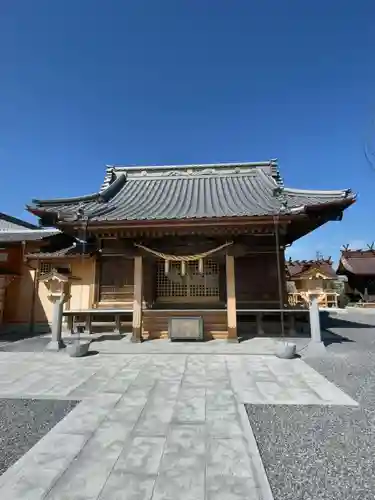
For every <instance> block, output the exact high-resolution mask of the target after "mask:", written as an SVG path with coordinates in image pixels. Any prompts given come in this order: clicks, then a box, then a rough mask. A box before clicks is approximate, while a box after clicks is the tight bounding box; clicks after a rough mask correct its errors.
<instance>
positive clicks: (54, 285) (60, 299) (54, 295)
mask: <svg viewBox="0 0 375 500" xmlns="http://www.w3.org/2000/svg"><path fill="white" fill-rule="evenodd" d="M40 281H41V282H44V283H45V284H46V286H47V288H48V290H49V295H48V298H49V300H50V301H51V302H52V304H53V317H52V332H51V341H50V342H49V344H48V345H47V348H46V349H47V350H49V351H59V350H60V349H62V348H63V347H65V344H64V342H63V340H62V338H61V337H62V336H61V332H62V322H63V311H64V303H65V302H66V301H67V300H68V299H69V294H68V287H69V277H68V276H66V275H64V274H61V273H58V272H57V271H56V270H55V269H53V270H52V271H51V272H50V273H48V274H47V275H45V276H43V278H41V279H40Z"/></svg>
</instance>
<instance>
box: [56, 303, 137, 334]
mask: <svg viewBox="0 0 375 500" xmlns="http://www.w3.org/2000/svg"><path fill="white" fill-rule="evenodd" d="M132 315H133V310H132V309H84V310H79V309H74V310H70V311H64V312H63V317H65V318H66V319H67V323H68V324H67V328H68V330H69V331H70V332H71V333H74V331H75V329H77V331H79V332H80V333H83V331H85V332H86V333H92V327H93V326H113V327H114V330H113V333H120V331H121V323H122V322H121V317H122V316H132ZM94 316H102V317H103V319H104V318H105V317H107V318H108V316H114V318H115V321H93V317H94ZM80 318H83V320H82V319H80ZM131 322H132V318H131V319H130V321H126V323H130V324H131Z"/></svg>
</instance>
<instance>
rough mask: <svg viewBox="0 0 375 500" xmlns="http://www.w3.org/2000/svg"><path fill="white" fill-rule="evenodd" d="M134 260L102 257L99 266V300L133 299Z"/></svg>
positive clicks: (125, 300) (126, 300)
mask: <svg viewBox="0 0 375 500" xmlns="http://www.w3.org/2000/svg"><path fill="white" fill-rule="evenodd" d="M133 293H134V260H133V259H127V258H123V257H103V258H102V259H100V266H99V302H114V303H115V302H128V301H132V300H133Z"/></svg>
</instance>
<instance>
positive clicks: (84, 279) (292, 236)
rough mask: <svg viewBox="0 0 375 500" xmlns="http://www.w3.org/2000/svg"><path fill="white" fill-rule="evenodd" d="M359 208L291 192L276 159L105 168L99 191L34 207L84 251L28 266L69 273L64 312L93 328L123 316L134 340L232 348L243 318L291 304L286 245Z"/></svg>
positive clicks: (56, 253)
mask: <svg viewBox="0 0 375 500" xmlns="http://www.w3.org/2000/svg"><path fill="white" fill-rule="evenodd" d="M354 201H355V195H354V194H353V193H352V192H351V191H350V190H336V191H311V190H300V189H291V188H288V187H285V186H284V184H283V180H282V177H281V175H280V172H279V169H278V165H277V162H276V161H275V160H271V161H266V162H258V163H229V164H212V165H211V164H210V165H177V166H175V165H173V166H145V167H143V166H140V167H134V166H131V167H126V166H110V167H108V168H107V171H106V175H105V179H104V182H103V185H102V186H101V189H100V190H99V191H98V192H97V193H95V194H92V195H86V196H82V197H76V198H69V199H51V200H33V202H32V204H31V205H29V206H28V207H27V208H28V210H29V211H30V212H31V213H33V214H34V215H36V216H37V217H38V218H39V219H40V223H41V225H42V226H45V227H55V228H58V229H59V230H61V231H62V232H63V233H66V234H68V235H70V236H73V237H74V238H76V240H77V244H76V245H75V246H73V247H72V248H70V249H55V250H54V249H53V248H52V249H51V248H48V251H44V252H43V251H41V252H39V253H38V254H34V255H32V254H31V255H29V256H28V259H29V260H30V262H31V261H37V262H39V263H40V266H44V267H43V270H44V272H47V271H50V270H51V269H52V268H57V267H59V269H60V270H61V269H62V268H64V269H65V272H66V273H67V274H68V275H69V274H71V275H72V277H74V280H72V284H71V291H70V299H69V301H67V303H66V304H65V309H64V315H65V316H76V317H78V316H80V315H81V316H84V315H85V314H86V315H90V328H91V326H92V324H94V323H95V318H96V317H99V316H102V317H104V316H106V315H107V316H110V315H111V314H113V315H115V316H116V318H117V320H116V321H117V322H118V325H117V326H118V328H120V327H121V323H122V319H121V317H120V316H121V315H122V316H123V319H124V320H125V319H126V315H127V314H128V315H131V322H132V331H133V340H134V341H140V340H142V339H147V338H159V337H166V336H168V335H169V336H170V337H171V338H188V337H189V335H190V334H191V335H193V334H192V333H191V332H193V331H194V332H196V335H198V333H199V335H200V336H201V338H204V339H212V338H227V339H228V340H237V338H238V331H237V330H238V329H237V326H238V321H239V318H241V317H242V316H241V315H244V314H252V313H254V314H258V313H259V314H266V313H267V311H269V312H272V311H273V312H275V311H276V312H277V311H282V310H284V309H288V308H290V306H289V305H288V299H287V288H286V276H285V259H284V250H285V248H286V247H287V246H288V245H291V244H292V243H293V242H294V241H295V240H297V239H299V238H301V237H303V236H304V235H306V234H308V233H309V232H311V231H313V230H315V229H316V228H318V227H319V226H321V225H323V224H325V223H326V222H328V221H338V220H341V218H342V214H343V211H344V210H345V209H346V208H347V207H349V206H350V205H351V204H352V203H353V202H354ZM42 250H43V249H42ZM48 266H49V267H48ZM41 269H42V268H41ZM41 274H43V271H42V272H41ZM73 275H74V276H73ZM96 319H97V318H96ZM92 321H93V322H94V323H92ZM189 332H190V333H189Z"/></svg>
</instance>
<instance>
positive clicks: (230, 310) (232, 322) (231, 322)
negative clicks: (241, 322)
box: [225, 254, 238, 342]
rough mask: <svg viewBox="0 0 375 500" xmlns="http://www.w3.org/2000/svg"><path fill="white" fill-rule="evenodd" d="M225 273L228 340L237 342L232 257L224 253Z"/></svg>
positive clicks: (234, 280) (234, 279)
mask: <svg viewBox="0 0 375 500" xmlns="http://www.w3.org/2000/svg"><path fill="white" fill-rule="evenodd" d="M225 267H226V275H227V324H228V337H227V339H228V341H230V342H238V337H237V307H236V278H235V272H234V257H233V255H228V254H227V255H226V266H225Z"/></svg>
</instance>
